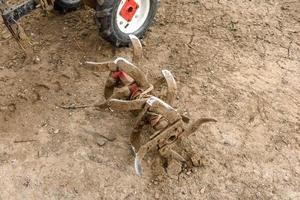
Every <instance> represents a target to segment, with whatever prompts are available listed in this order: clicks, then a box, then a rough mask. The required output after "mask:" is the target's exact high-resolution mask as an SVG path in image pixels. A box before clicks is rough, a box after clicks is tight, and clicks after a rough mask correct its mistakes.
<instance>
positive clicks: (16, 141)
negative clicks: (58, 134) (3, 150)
mask: <svg viewBox="0 0 300 200" xmlns="http://www.w3.org/2000/svg"><path fill="white" fill-rule="evenodd" d="M36 141H37V140H15V141H14V143H25V142H36Z"/></svg>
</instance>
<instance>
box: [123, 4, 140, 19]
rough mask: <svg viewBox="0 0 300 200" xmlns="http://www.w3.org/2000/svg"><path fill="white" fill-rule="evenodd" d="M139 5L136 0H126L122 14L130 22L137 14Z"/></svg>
mask: <svg viewBox="0 0 300 200" xmlns="http://www.w3.org/2000/svg"><path fill="white" fill-rule="evenodd" d="M138 8H139V5H138V4H137V3H136V2H135V1H134V0H126V2H125V3H124V5H123V7H122V9H121V12H120V15H121V16H122V17H123V18H124V19H125V20H126V21H128V22H130V21H131V20H132V18H133V16H134V15H135V13H136V11H137V9H138Z"/></svg>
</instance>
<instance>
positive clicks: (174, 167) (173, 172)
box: [167, 160, 182, 178]
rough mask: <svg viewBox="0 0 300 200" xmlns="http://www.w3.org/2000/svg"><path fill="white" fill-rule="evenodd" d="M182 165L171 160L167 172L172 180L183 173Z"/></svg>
mask: <svg viewBox="0 0 300 200" xmlns="http://www.w3.org/2000/svg"><path fill="white" fill-rule="evenodd" d="M181 170H182V168H181V163H180V162H179V161H177V160H171V161H170V162H169V164H168V168H167V172H168V174H169V176H171V178H176V177H177V176H178V174H179V173H180V172H181Z"/></svg>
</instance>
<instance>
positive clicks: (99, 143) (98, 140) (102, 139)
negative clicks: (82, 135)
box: [97, 138, 106, 147]
mask: <svg viewBox="0 0 300 200" xmlns="http://www.w3.org/2000/svg"><path fill="white" fill-rule="evenodd" d="M105 144H106V140H105V139H104V138H98V139H97V145H98V146H100V147H102V146H104V145H105Z"/></svg>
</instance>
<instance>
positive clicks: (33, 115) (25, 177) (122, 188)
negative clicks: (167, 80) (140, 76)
mask: <svg viewBox="0 0 300 200" xmlns="http://www.w3.org/2000/svg"><path fill="white" fill-rule="evenodd" d="M299 10H300V3H299V2H298V1H287V0H282V1H279V0H260V1H258V0H252V1H238V0H234V1H227V0H220V1H212V0H206V1H204V0H200V1H194V0H183V1H182V0H181V1H179V0H175V1H171V0H166V1H162V2H161V7H160V9H159V13H158V15H157V17H156V20H155V22H154V24H153V26H152V27H151V30H150V31H149V32H148V33H147V35H146V37H145V39H144V40H143V45H144V50H145V58H146V59H145V62H144V63H143V64H142V66H140V68H142V70H143V71H144V72H145V73H147V74H148V77H149V78H150V79H153V80H154V79H156V78H157V77H158V74H159V73H160V70H161V69H165V68H166V69H169V70H170V71H172V73H173V74H175V76H176V80H177V82H178V84H179V85H178V88H179V94H180V96H179V98H178V101H177V102H176V103H177V107H179V108H186V110H183V112H186V113H187V114H189V115H190V116H191V118H193V119H197V118H200V117H207V116H210V117H214V118H216V119H218V123H216V124H209V125H205V126H203V127H202V129H201V130H199V131H197V133H195V134H193V135H192V136H191V137H190V138H188V139H186V140H184V141H183V145H184V147H186V148H187V151H188V152H190V153H192V154H193V155H194V157H192V158H193V160H192V162H193V163H194V165H195V166H197V167H194V168H192V169H191V170H183V171H180V172H177V171H176V170H177V169H178V168H176V166H177V165H176V163H174V166H175V168H174V172H173V175H172V176H170V175H168V173H167V172H166V171H165V170H163V169H161V168H159V167H158V166H160V164H161V163H160V161H159V160H156V159H154V160H152V159H149V160H147V161H148V162H149V165H148V166H146V168H145V169H144V170H145V174H144V176H143V177H142V178H140V177H138V176H136V175H135V172H134V168H133V156H132V154H131V152H130V149H129V133H130V130H131V126H132V124H133V118H132V116H131V115H130V114H127V113H114V112H113V113H110V112H108V111H97V110H94V109H92V108H83V109H62V108H61V105H91V104H93V103H95V102H99V101H104V97H103V86H104V83H105V80H106V77H107V74H106V73H98V72H91V71H89V70H86V69H85V68H84V67H82V65H81V63H82V61H83V60H98V61H100V60H109V59H111V58H113V57H115V56H119V55H124V56H125V57H126V56H129V55H131V52H130V50H129V49H127V48H122V49H115V48H113V47H112V46H111V45H110V44H109V43H107V42H105V41H104V40H102V39H101V38H100V37H99V36H98V32H97V28H96V25H95V23H94V21H93V17H92V16H93V12H92V11H91V10H88V9H83V10H79V11H76V12H73V13H68V14H66V15H58V14H55V13H50V14H48V15H47V16H46V15H44V14H43V13H42V12H40V11H35V12H34V13H32V14H31V15H29V16H28V17H26V18H24V19H22V21H21V25H22V26H23V27H24V29H25V32H26V33H27V35H28V36H29V38H30V40H31V43H32V45H33V46H32V48H33V51H34V55H35V57H34V58H33V59H32V61H30V62H24V61H25V56H24V53H23V52H22V50H21V49H20V48H19V47H18V45H17V44H16V43H15V41H14V40H12V39H11V38H10V37H9V35H8V34H7V31H6V29H5V27H4V26H3V25H0V34H1V35H0V52H1V54H0V137H1V140H0V191H1V192H0V199H24V198H26V199H41V198H44V199H97V198H99V199H153V198H156V199H221V198H223V199H236V198H241V199H299V198H300V189H299V188H300V167H299V166H300V160H299V154H300V145H299V144H300V135H299V133H300V112H299V111H300V107H299V105H300V90H299V88H300V79H299V77H300V67H299V66H300V36H299V33H300V12H299ZM105 138H108V139H105ZM178 173H179V174H178ZM176 174H178V175H176Z"/></svg>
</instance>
